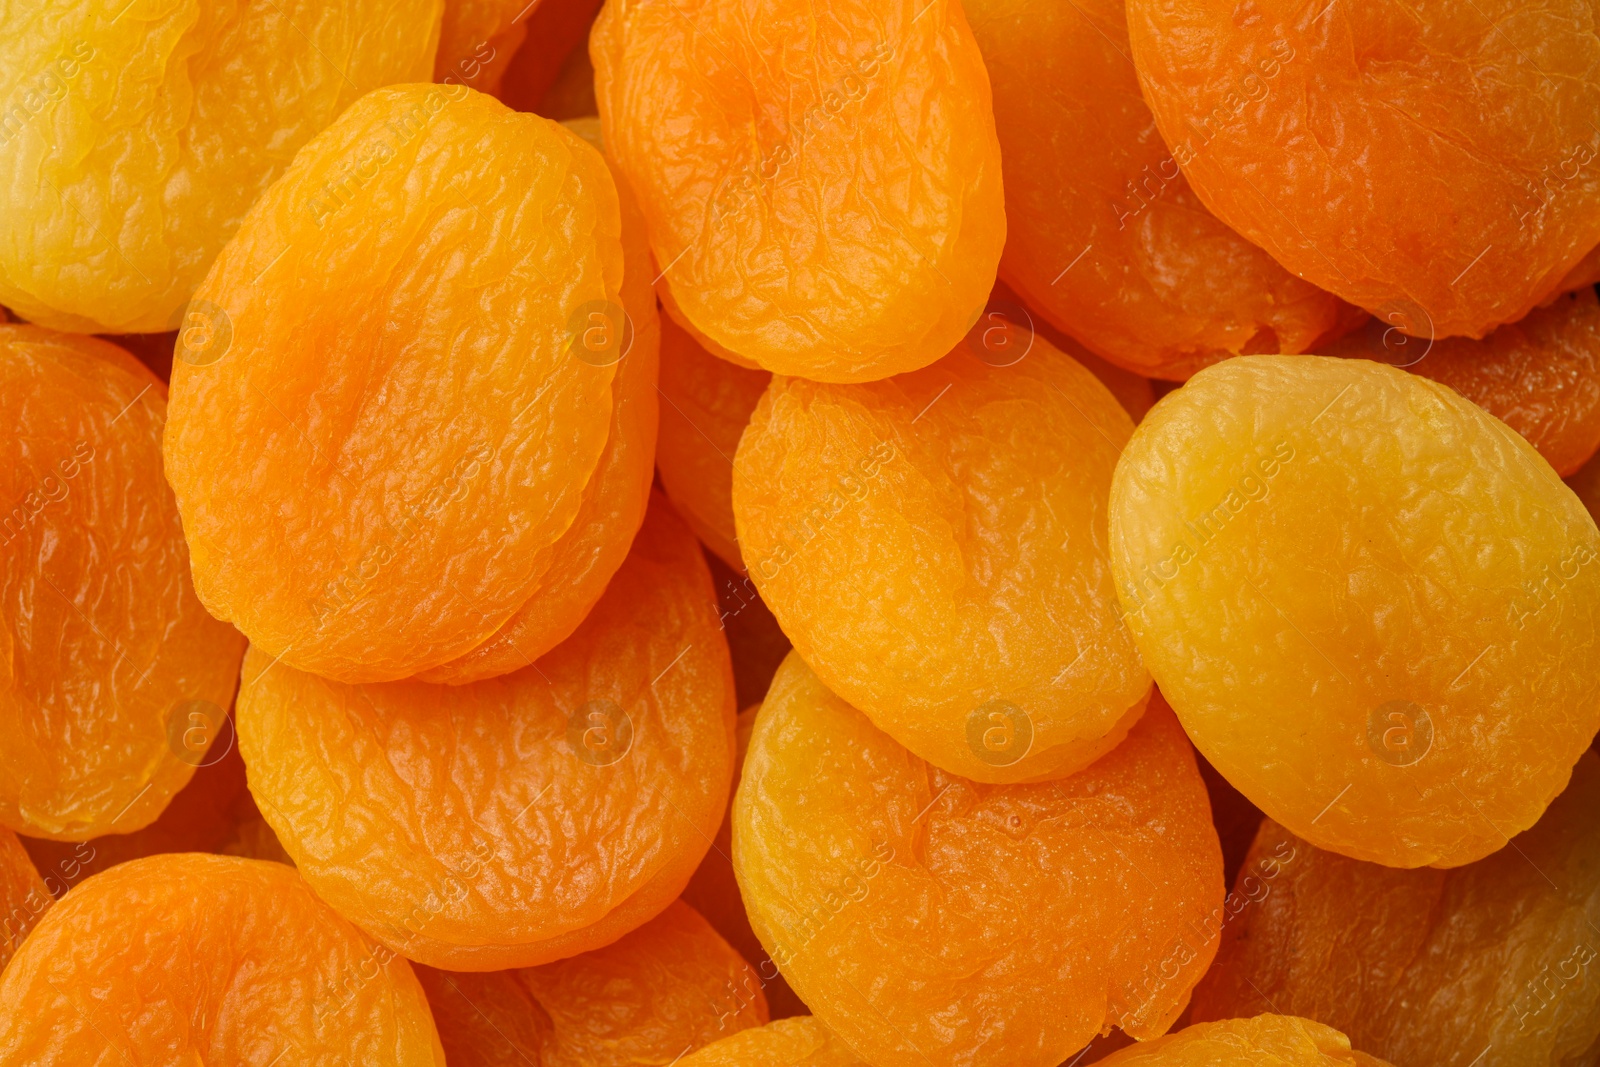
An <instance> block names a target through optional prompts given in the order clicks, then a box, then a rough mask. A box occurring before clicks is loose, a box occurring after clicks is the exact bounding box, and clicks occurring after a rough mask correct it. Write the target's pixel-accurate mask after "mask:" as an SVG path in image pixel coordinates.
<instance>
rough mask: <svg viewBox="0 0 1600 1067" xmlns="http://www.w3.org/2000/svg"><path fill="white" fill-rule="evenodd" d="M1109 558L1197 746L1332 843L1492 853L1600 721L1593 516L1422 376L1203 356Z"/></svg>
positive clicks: (1597, 541) (1598, 576)
mask: <svg viewBox="0 0 1600 1067" xmlns="http://www.w3.org/2000/svg"><path fill="white" fill-rule="evenodd" d="M1111 558H1112V564H1113V566H1114V567H1115V570H1116V576H1117V586H1118V592H1119V594H1120V595H1121V596H1122V601H1123V606H1124V608H1125V609H1126V611H1127V622H1128V625H1129V626H1130V627H1132V630H1133V634H1134V637H1135V638H1136V639H1137V641H1138V643H1139V648H1140V651H1141V652H1143V654H1144V662H1145V664H1146V665H1148V667H1149V668H1150V673H1151V674H1153V675H1154V676H1155V679H1156V682H1157V683H1158V684H1159V685H1160V686H1161V690H1162V692H1163V693H1164V694H1165V695H1166V697H1167V699H1168V700H1170V701H1171V702H1172V706H1173V708H1174V709H1176V711H1177V713H1178V717H1179V718H1180V719H1181V720H1182V721H1183V724H1184V727H1185V729H1186V730H1187V731H1188V732H1189V736H1190V737H1191V738H1193V739H1194V742H1195V744H1196V745H1197V746H1198V747H1199V749H1200V750H1201V751H1202V752H1203V753H1205V756H1206V758H1207V759H1208V760H1210V761H1211V763H1212V764H1213V765H1214V766H1215V767H1216V768H1217V770H1219V771H1220V772H1221V773H1222V774H1223V775H1224V776H1225V777H1226V778H1227V779H1228V781H1230V782H1232V783H1233V784H1234V785H1235V786H1237V787H1238V789H1239V790H1240V791H1241V792H1242V793H1244V795H1245V796H1247V797H1249V798H1250V800H1251V801H1253V802H1254V803H1255V804H1256V805H1258V806H1259V807H1260V808H1261V809H1262V810H1264V811H1265V812H1266V813H1267V814H1268V815H1270V816H1272V818H1274V819H1276V820H1277V821H1278V822H1280V823H1282V824H1283V825H1284V826H1287V827H1288V828H1289V829H1291V830H1292V831H1294V832H1295V833H1296V834H1298V835H1300V836H1301V837H1303V838H1305V839H1306V840H1308V841H1310V842H1312V843H1313V844H1315V845H1317V846H1318V847H1319V848H1325V849H1329V850H1331V851H1334V852H1338V853H1341V854H1343V855H1346V856H1352V857H1354V858H1356V859H1364V860H1371V861H1374V862H1378V863H1385V864H1388V865H1390V866H1395V867H1420V866H1426V865H1430V864H1431V865H1434V866H1441V867H1449V866H1458V865H1460V864H1463V863H1468V862H1471V861H1472V860H1475V859H1479V858H1481V857H1483V856H1486V855H1488V854H1489V853H1491V852H1493V851H1494V850H1496V849H1498V848H1500V847H1501V846H1502V845H1504V844H1505V842H1506V840H1507V838H1508V837H1510V836H1512V835H1514V834H1516V833H1518V832H1520V831H1521V830H1524V829H1526V828H1527V827H1529V826H1531V825H1533V823H1534V822H1535V821H1536V820H1537V819H1538V817H1539V813H1540V812H1542V811H1543V810H1544V808H1545V805H1547V804H1548V803H1549V802H1550V801H1551V800H1552V799H1554V797H1555V796H1556V794H1558V793H1560V792H1561V790H1562V788H1563V787H1564V786H1565V785H1566V782H1567V777H1568V774H1569V773H1570V771H1571V768H1572V764H1573V762H1574V761H1575V760H1576V759H1577V758H1578V756H1579V754H1580V753H1581V752H1582V751H1583V749H1584V748H1585V747H1587V745H1588V742H1589V739H1590V738H1591V737H1593V736H1594V733H1595V730H1596V728H1597V727H1600V677H1597V676H1596V674H1595V672H1594V671H1593V670H1592V669H1590V665H1592V664H1593V663H1595V662H1597V661H1600V531H1597V530H1596V528H1595V524H1594V521H1593V520H1592V519H1591V518H1590V517H1589V516H1588V515H1587V514H1586V513H1585V512H1584V510H1583V506H1582V504H1581V503H1580V502H1579V501H1578V499H1577V497H1576V496H1575V495H1574V494H1573V493H1572V491H1571V490H1569V489H1568V488H1567V487H1566V486H1565V485H1563V484H1562V483H1561V481H1560V479H1558V478H1557V477H1556V476H1555V472H1554V471H1552V470H1551V469H1550V465H1549V464H1548V463H1546V462H1545V461H1544V460H1543V459H1542V458H1541V457H1540V456H1539V454H1538V453H1537V452H1535V451H1534V450H1533V447H1532V446H1531V445H1529V444H1528V443H1527V442H1526V441H1524V440H1523V439H1522V438H1521V437H1519V436H1517V435H1516V434H1515V433H1513V432H1512V431H1511V430H1509V429H1508V428H1507V427H1506V426H1505V425H1504V424H1503V423H1501V422H1500V421H1499V420H1497V419H1495V418H1494V417H1493V416H1491V415H1489V414H1487V413H1485V412H1484V411H1483V410H1482V409H1481V408H1478V407H1477V406H1475V405H1473V404H1471V403H1469V402H1468V401H1466V400H1463V399H1462V398H1461V397H1460V396H1458V395H1457V394H1456V393H1455V392H1453V391H1452V390H1450V389H1449V388H1447V387H1445V386H1443V385H1440V384H1437V383H1435V382H1431V381H1428V380H1427V379H1425V378H1421V377H1418V376H1416V375H1412V374H1407V373H1405V372H1404V371H1401V370H1397V369H1395V368H1393V367H1388V366H1384V365H1381V364H1378V363H1372V362H1368V361H1365V360H1353V359H1330V358H1325V357H1321V356H1240V357H1236V358H1234V359H1231V360H1228V361H1226V362H1224V363H1220V364H1217V365H1215V366H1213V367H1209V368H1207V369H1205V370H1203V371H1201V372H1200V373H1198V374H1196V375H1195V376H1194V377H1193V378H1191V379H1190V380H1189V382H1188V383H1187V384H1186V385H1184V386H1183V388H1181V389H1178V390H1177V391H1175V392H1173V393H1172V394H1170V395H1168V396H1167V397H1165V398H1163V399H1162V400H1161V402H1159V403H1158V404H1156V406H1155V407H1154V408H1153V409H1152V410H1151V412H1150V414H1149V415H1147V416H1146V417H1145V420H1144V422H1142V423H1141V424H1140V425H1139V428H1138V430H1137V431H1135V433H1134V435H1133V439H1132V441H1131V442H1130V443H1129V444H1128V447H1127V449H1126V450H1125V451H1124V452H1123V456H1122V460H1121V462H1120V463H1119V464H1118V465H1117V471H1116V478H1115V482H1114V484H1113V487H1112V491H1111Z"/></svg>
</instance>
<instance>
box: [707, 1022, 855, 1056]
mask: <svg viewBox="0 0 1600 1067" xmlns="http://www.w3.org/2000/svg"><path fill="white" fill-rule="evenodd" d="M753 1064H760V1065H761V1067H868V1064H867V1061H866V1060H863V1059H861V1058H860V1057H859V1056H857V1055H856V1054H855V1053H854V1052H853V1051H851V1049H850V1046H849V1045H846V1044H845V1043H844V1042H843V1041H840V1040H839V1038H838V1036H837V1035H835V1034H834V1033H833V1031H831V1030H829V1029H828V1028H827V1027H826V1026H824V1025H822V1021H821V1020H820V1019H817V1018H816V1017H815V1016H811V1015H803V1016H800V1017H799V1018H795V1019H779V1020H778V1021H777V1022H775V1023H768V1024H767V1025H766V1026H760V1027H756V1028H755V1029H753V1030H741V1031H740V1032H739V1033H737V1034H733V1035H731V1036H729V1037H725V1038H723V1039H722V1040H721V1041H717V1042H714V1043H712V1044H710V1045H707V1046H706V1047H705V1048H703V1049H701V1050H700V1051H698V1052H694V1053H691V1054H690V1055H688V1056H685V1057H684V1058H683V1059H681V1060H679V1061H678V1067H751V1065H753Z"/></svg>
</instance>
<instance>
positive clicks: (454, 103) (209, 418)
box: [166, 85, 648, 682]
mask: <svg viewBox="0 0 1600 1067" xmlns="http://www.w3.org/2000/svg"><path fill="white" fill-rule="evenodd" d="M619 218H620V217H619V206H618V198H617V192H616V187H615V185H614V183H613V181H612V178H611V175H610V173H609V171H608V170H607V167H606V163H605V161H604V159H603V158H602V157H601V155H600V153H599V152H597V151H596V150H595V149H594V148H593V147H591V146H590V145H589V144H588V143H586V142H585V141H584V140H583V139H582V138H580V137H578V136H577V135H575V134H574V133H572V132H571V131H569V130H567V129H566V128H564V127H562V126H560V125H558V124H556V123H553V122H550V121H549V120H547V119H541V118H539V117H537V116H533V115H522V114H518V113H516V112H513V111H511V110H509V109H508V108H506V107H505V106H504V105H503V104H500V103H499V102H498V101H496V100H494V99H493V98H491V97H488V96H485V95H483V94H481V93H477V92H474V91H473V90H470V89H465V88H462V87H461V86H459V85H454V86H421V85H413V86H396V87H393V88H389V89H382V90H378V91H377V92H374V93H370V94H368V95H367V96H365V97H363V98H362V99H361V100H359V101H357V102H356V103H355V104H354V105H352V106H351V107H350V108H349V109H348V110H347V111H346V112H345V113H344V114H343V115H341V116H340V117H339V120H338V121H337V122H335V123H334V124H333V125H332V126H331V127H329V128H328V129H327V130H325V131H323V133H322V134H320V135H318V137H316V138H315V139H314V140H313V141H312V142H311V143H310V144H308V145H307V146H306V147H305V149H304V150H302V151H301V152H300V154H299V155H298V156H297V157H296V159H295V163H294V165H293V166H291V167H290V168H289V170H288V171H287V172H286V173H285V174H284V175H283V177H281V178H280V179H279V180H278V181H277V182H275V183H274V184H273V185H272V187H271V188H269V189H268V190H267V191H266V192H265V193H264V194H263V195H262V197H261V199H259V200H258V201H257V202H256V204H255V206H254V207H253V208H252V209H251V211H250V214H249V216H248V217H247V218H246V219H245V222H244V224H243V225H242V226H241V227H240V229H239V232H238V233H237V234H236V235H235V236H234V238H233V240H232V241H231V242H229V244H228V247H227V248H226V249H224V251H223V253H222V255H221V256H219V257H218V259H217V262H216V264H215V265H214V266H213V268H212V271H211V273H210V274H209V275H208V276H207V279H206V282H205V284H204V285H202V286H201V288H200V291H199V293H198V294H197V296H196V303H195V305H194V306H199V307H205V308H207V309H208V314H209V315H210V317H211V326H212V332H211V333H209V334H203V335H201V334H197V335H196V336H195V337H193V338H189V337H186V336H185V335H181V334H180V339H179V344H180V348H179V352H178V358H177V360H176V361H175V364H174V367H173V376H172V418H171V420H170V422H169V423H168V429H167V440H166V460H167V476H168V479H169V480H170V481H171V483H172V485H173V488H174V491H175V492H176V494H177V497H178V506H179V510H180V511H181V512H182V514H183V523H184V530H185V532H186V533H187V534H188V538H189V545H190V552H191V554H192V556H193V566H194V574H195V586H196V589H197V590H198V592H199V594H200V598H201V600H202V601H204V602H205V603H206V605H207V606H208V607H209V608H210V609H211V610H212V611H213V612H214V613H215V614H217V615H218V616H220V617H223V618H226V619H229V620H231V621H232V622H234V623H235V625H237V626H238V627H239V628H240V629H241V630H243V631H244V632H245V634H246V636H248V637H249V638H250V640H251V644H252V646H253V647H254V648H255V649H256V650H257V651H258V652H264V653H266V654H267V656H268V657H269V658H270V657H277V658H279V659H280V660H281V661H282V662H283V663H284V664H285V665H286V666H289V667H293V668H296V669H298V670H305V671H311V672H314V673H318V674H322V675H324V676H327V677H331V678H336V679H339V680H341V681H346V682H373V681H389V680H394V679H398V678H404V677H408V676H411V675H414V674H417V673H419V672H422V671H427V670H430V669H432V668H436V667H440V666H441V665H444V664H448V663H451V661H453V660H457V659H459V658H460V657H462V656H464V655H466V654H467V653H470V652H472V651H473V650H474V649H476V648H478V647H479V646H480V645H483V644H484V643H485V642H488V641H490V640H492V639H493V638H494V637H495V636H496V634H497V633H498V632H499V631H500V630H501V629H502V628H503V627H505V626H506V625H507V624H508V623H510V622H511V621H512V620H513V618H514V616H516V615H517V613H518V612H519V611H521V610H522V609H523V608H524V607H525V606H527V605H529V603H530V601H531V600H533V598H535V597H541V595H542V594H546V595H549V596H552V597H558V598H560V597H564V590H565V587H566V584H567V583H568V582H569V580H570V578H571V575H569V574H561V573H554V572H553V568H555V567H557V565H558V563H559V562H561V561H563V560H564V559H565V557H564V556H563V546H562V542H563V539H564V538H566V537H568V536H572V537H591V535H595V533H596V531H595V529H594V528H593V524H585V523H582V522H581V521H580V519H581V516H582V515H583V513H584V509H585V503H586V500H587V499H588V496H589V494H591V493H593V492H595V491H597V487H598V486H599V485H600V484H601V483H603V482H604V480H605V479H604V478H602V477H601V476H600V475H601V473H602V472H601V465H602V462H603V460H604V459H605V457H606V455H607V452H606V449H607V445H608V443H610V442H612V439H613V436H614V427H616V426H617V425H618V422H619V415H618V413H617V410H616V409H617V405H618V404H619V403H620V402H622V399H623V398H624V397H625V396H626V395H628V394H629V392H630V390H631V388H632V387H631V386H630V385H629V384H628V382H627V381H626V380H624V379H626V377H627V375H626V374H625V373H624V372H623V371H622V370H621V369H620V366H619V365H620V364H622V363H625V362H626V361H627V359H628V347H629V343H628V342H629V332H628V331H627V329H626V324H627V321H628V316H627V314H626V312H625V308H624V304H623V303H622V301H623V299H624V298H623V295H622V293H621V287H622V286H623V285H624V280H623V278H624V265H625V257H624V252H623V248H622V244H621V241H620V239H619V234H620V231H621V224H620V221H619ZM633 462H634V463H635V464H639V463H643V466H644V468H645V469H646V470H647V469H648V463H647V461H646V460H645V457H643V456H636V457H635V458H634V460H633ZM603 531H604V532H606V535H607V536H609V537H612V538H615V539H617V540H618V541H619V543H620V544H623V545H625V544H626V543H627V540H628V538H629V537H630V536H631V535H632V530H631V529H629V528H628V527H627V525H626V524H623V523H616V524H614V525H609V526H603ZM603 578H604V576H601V581H600V582H598V583H595V584H596V586H598V585H601V584H603ZM541 600H542V597H541ZM567 601H573V602H570V603H567V606H566V608H565V609H564V610H563V611H562V612H560V613H557V614H558V617H557V618H555V619H551V620H546V621H545V623H544V628H545V629H547V630H548V629H550V628H551V627H554V629H555V632H554V633H553V634H551V633H548V632H546V633H535V634H527V633H524V634H521V635H519V637H520V644H521V645H523V646H527V645H530V644H532V645H539V644H546V643H547V640H559V639H560V638H561V637H563V636H565V633H563V632H561V631H562V630H563V629H564V630H565V632H570V631H571V628H572V627H573V626H575V625H576V623H577V621H578V620H579V619H581V618H582V617H583V613H584V611H585V610H587V607H588V603H589V602H588V601H586V600H585V599H583V598H575V597H566V598H565V600H564V601H563V602H567ZM557 624H559V625H557ZM534 638H539V639H540V640H538V641H535V640H534ZM538 651H539V649H538V648H535V649H534V654H537V653H538ZM509 663H510V664H516V665H520V663H519V661H517V660H515V659H514V658H511V659H510V660H509ZM502 669H504V668H502Z"/></svg>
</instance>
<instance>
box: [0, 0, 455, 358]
mask: <svg viewBox="0 0 1600 1067" xmlns="http://www.w3.org/2000/svg"><path fill="white" fill-rule="evenodd" d="M440 7H441V0H359V2H353V3H345V4H338V5H328V4H322V3H317V2H314V0H272V2H270V3H267V4H264V5H254V4H240V3H214V2H201V0H178V2H175V3H168V4H155V5H139V6H137V7H134V6H132V5H131V4H127V5H124V4H79V3H74V2H72V0H37V2H30V3H27V4H8V5H6V6H5V7H4V8H3V9H0V107H4V109H5V110H4V112H3V114H0V187H3V188H4V189H5V190H6V191H5V194H4V196H3V197H0V303H4V304H7V305H9V306H11V307H13V308H15V309H16V310H17V311H18V312H19V313H20V314H21V315H22V316H23V317H24V318H26V319H28V320H29V321H31V322H36V323H39V324H40V325H43V326H50V327H54V328H56V329H62V330H72V331H76V332H83V333H95V332H106V333H159V332H160V331H163V330H171V329H175V328H177V327H179V326H180V325H190V323H189V321H188V319H187V316H186V315H185V313H184V305H185V304H186V303H187V301H188V300H189V297H190V295H191V294H192V293H193V292H194V290H195V287H196V286H197V285H199V284H200V280H201V279H202V278H204V277H205V274H206V270H207V268H208V267H210V266H211V262H212V260H213V259H214V258H215V257H216V255H217V253H218V252H219V251H220V250H221V248H222V246H223V245H224V244H225V243H226V242H227V240H228V239H229V237H231V236H232V235H233V233H234V231H235V230H236V229H237V228H238V226H239V223H240V220H241V219H242V218H243V217H244V215H245V212H246V210H247V209H248V208H249V207H250V205H251V202H252V201H254V200H255V199H256V198H257V197H258V196H260V195H261V193H262V191H263V190H265V189H266V188H267V187H268V186H269V185H270V184H271V183H272V182H273V180H274V179H276V178H277V177H278V176H279V175H280V174H282V173H283V172H284V171H285V170H286V169H287V168H288V167H289V165H290V162H291V161H292V160H293V159H294V157H295V153H296V151H298V150H299V148H300V147H301V146H302V145H304V144H305V143H306V142H307V141H309V140H311V138H312V137H313V136H314V135H315V134H316V133H317V132H318V131H320V130H322V129H323V128H324V127H326V126H327V125H328V124H329V123H331V122H333V121H334V119H336V118H337V117H338V116H339V113H340V112H342V111H343V110H344V109H345V108H346V107H348V106H349V105H350V104H351V102H352V101H354V100H355V99H356V98H357V97H359V96H361V94H363V93H365V92H367V91H368V90H371V89H376V88H378V87H379V86H383V85H389V84H391V83H393V82H402V81H425V80H427V78H428V75H429V72H430V71H431V70H432V69H433V58H434V49H435V48H436V46H437V44H438V40H439V13H440ZM353 162H354V161H352V163H353Z"/></svg>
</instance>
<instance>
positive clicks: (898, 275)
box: [589, 0, 1006, 382]
mask: <svg viewBox="0 0 1600 1067" xmlns="http://www.w3.org/2000/svg"><path fill="white" fill-rule="evenodd" d="M589 54H590V57H591V58H592V59H593V61H594V68H595V89H596V94H597V97H598V100H599V105H600V116H601V118H602V119H603V120H604V122H605V126H606V143H607V144H608V145H610V146H611V148H612V150H613V151H614V152H615V155H616V158H617V160H618V162H619V164H620V165H621V168H622V170H623V171H624V172H625V173H626V174H627V175H628V178H629V180H630V181H631V182H632V184H633V187H634V190H635V191H636V192H637V193H638V194H639V200H640V203H641V205H642V206H643V208H644V213H645V218H646V220H647V221H648V223H649V227H650V243H651V246H652V248H654V250H655V255H656V261H657V262H658V263H659V264H660V265H661V271H662V277H663V278H664V280H665V281H666V283H667V284H668V285H669V286H670V288H671V302H672V304H673V305H675V306H676V309H677V310H678V312H680V313H681V315H682V317H683V319H684V321H686V322H688V323H689V324H692V326H693V327H694V328H695V330H696V331H698V332H699V333H700V334H703V335H704V336H705V337H707V338H709V339H710V340H711V341H713V342H714V343H715V344H717V345H719V346H721V347H723V348H725V349H728V350H731V351H733V352H736V353H738V354H739V355H740V356H743V357H744V358H746V359H748V360H752V361H754V362H755V363H757V364H759V365H760V366H762V367H765V368H766V369H768V370H771V371H773V372H775V373H781V374H799V375H804V376H806V377H810V378H814V379H818V380H823V381H837V382H848V381H871V380H873V379H877V378H883V377H887V376H888V375H891V374H896V373H899V372H901V371H908V370H914V369H916V368H918V367H923V366H926V365H927V364H929V363H932V362H933V361H934V360H936V359H938V358H939V357H941V356H943V355H944V354H945V353H946V352H947V351H949V350H950V348H951V346H952V345H954V344H955V343H956V342H957V341H958V340H960V338H961V335H962V334H963V333H964V332H965V331H966V329H967V327H968V326H970V325H971V323H972V320H973V318H974V317H975V316H976V314H977V312H978V310H979V309H980V308H981V307H982V306H983V302H984V300H985V298H986V297H987V296H988V293H989V288H990V286H991V285H992V284H993V283H994V276H995V267H996V265H997V263H998V261H999V258H1000V250H1001V246H1002V245H1003V244H1004V241H1005V233H1006V220H1005V211H1004V205H1003V202H1002V194H1001V187H1000V147H999V143H998V142H997V141H996V139H995V132H994V118H993V115H992V113H991V110H990V101H989V80H988V76H987V74H985V72H984V68H983V59H982V56H981V55H980V54H979V52H978V46H977V44H976V43H975V42H974V41H973V39H972V32H971V30H970V29H968V27H967V24H966V20H965V18H964V17H963V15H962V13H961V7H960V5H959V4H957V3H952V2H951V0H889V2H885V3H880V4H877V5H875V6H873V7H872V8H870V9H869V8H863V7H836V8H831V9H829V10H828V11H827V12H825V13H824V12H818V11H817V10H816V9H815V8H814V7H812V6H811V5H809V4H805V3H797V2H795V0H761V2H760V3H756V4H749V5H729V4H716V3H711V2H708V0H691V2H689V3H684V2H682V0H642V2H640V0H630V2H626V3H624V2H622V0H610V2H609V3H607V4H606V6H605V8H604V9H603V10H602V11H601V13H600V18H599V19H598V20H597V21H596V22H595V26H594V31H593V33H592V35H591V36H590V39H589Z"/></svg>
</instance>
